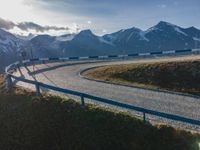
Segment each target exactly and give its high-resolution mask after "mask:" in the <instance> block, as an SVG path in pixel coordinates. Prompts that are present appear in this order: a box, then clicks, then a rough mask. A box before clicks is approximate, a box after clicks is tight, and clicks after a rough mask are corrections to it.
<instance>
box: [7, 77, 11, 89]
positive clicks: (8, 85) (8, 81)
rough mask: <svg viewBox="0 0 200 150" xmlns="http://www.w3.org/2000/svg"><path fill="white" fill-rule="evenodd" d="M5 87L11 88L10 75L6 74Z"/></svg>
mask: <svg viewBox="0 0 200 150" xmlns="http://www.w3.org/2000/svg"><path fill="white" fill-rule="evenodd" d="M6 88H7V89H8V90H10V89H11V88H12V78H11V76H10V75H7V76H6Z"/></svg>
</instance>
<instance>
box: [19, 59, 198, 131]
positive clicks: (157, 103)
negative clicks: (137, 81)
mask: <svg viewBox="0 0 200 150" xmlns="http://www.w3.org/2000/svg"><path fill="white" fill-rule="evenodd" d="M183 58H184V59H200V56H185V57H177V58H176V57H175V58H167V57H166V58H157V59H153V58H149V59H132V60H115V61H109V62H98V61H97V62H94V61H71V62H60V63H48V64H41V65H36V66H35V69H34V70H33V67H32V66H29V67H27V68H25V67H22V68H21V73H20V72H19V71H18V72H16V73H15V75H17V76H24V77H25V78H27V79H31V80H37V81H39V82H43V83H46V84H50V85H54V86H58V87H62V88H67V89H72V90H76V91H80V92H85V93H88V94H91V95H95V96H100V97H103V98H109V99H114V100H117V101H120V102H125V103H129V104H133V105H136V106H141V107H145V108H148V109H152V110H156V111H161V112H166V113H171V114H176V115H179V116H184V117H188V118H193V119H198V120H200V98H197V97H196V98H195V97H190V96H182V95H175V94H170V93H165V92H156V91H151V90H144V89H138V88H133V87H127V86H122V85H113V84H108V83H102V82H96V81H91V80H87V79H84V78H82V77H81V76H80V75H79V73H80V72H81V71H82V70H84V69H87V68H91V67H97V66H102V65H112V64H129V63H144V62H155V61H166V60H169V59H170V60H172V61H173V60H181V59H183ZM17 85H19V86H23V87H26V88H32V89H33V88H34V89H35V87H34V86H31V85H28V84H26V83H21V82H18V83H17ZM153 118H154V117H153ZM153 118H152V119H153ZM154 119H156V120H157V121H156V122H161V121H164V122H166V120H164V119H160V118H156V117H155V118H154ZM167 123H170V124H172V125H178V126H182V127H184V128H189V129H192V130H199V131H200V127H196V126H192V125H185V124H182V123H177V122H174V121H170V120H167Z"/></svg>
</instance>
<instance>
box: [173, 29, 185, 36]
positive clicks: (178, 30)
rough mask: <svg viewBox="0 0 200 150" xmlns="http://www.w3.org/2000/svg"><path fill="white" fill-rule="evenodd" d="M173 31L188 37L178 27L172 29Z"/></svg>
mask: <svg viewBox="0 0 200 150" xmlns="http://www.w3.org/2000/svg"><path fill="white" fill-rule="evenodd" d="M174 30H175V31H177V32H178V33H180V34H183V35H185V36H188V35H187V34H186V33H185V32H183V31H181V30H180V29H179V28H178V27H174Z"/></svg>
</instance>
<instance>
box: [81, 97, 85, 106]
mask: <svg viewBox="0 0 200 150" xmlns="http://www.w3.org/2000/svg"><path fill="white" fill-rule="evenodd" d="M81 107H82V108H85V101H84V96H83V95H81Z"/></svg>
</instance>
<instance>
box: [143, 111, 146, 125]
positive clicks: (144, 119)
mask: <svg viewBox="0 0 200 150" xmlns="http://www.w3.org/2000/svg"><path fill="white" fill-rule="evenodd" d="M143 121H144V123H145V122H146V114H145V112H143Z"/></svg>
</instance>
